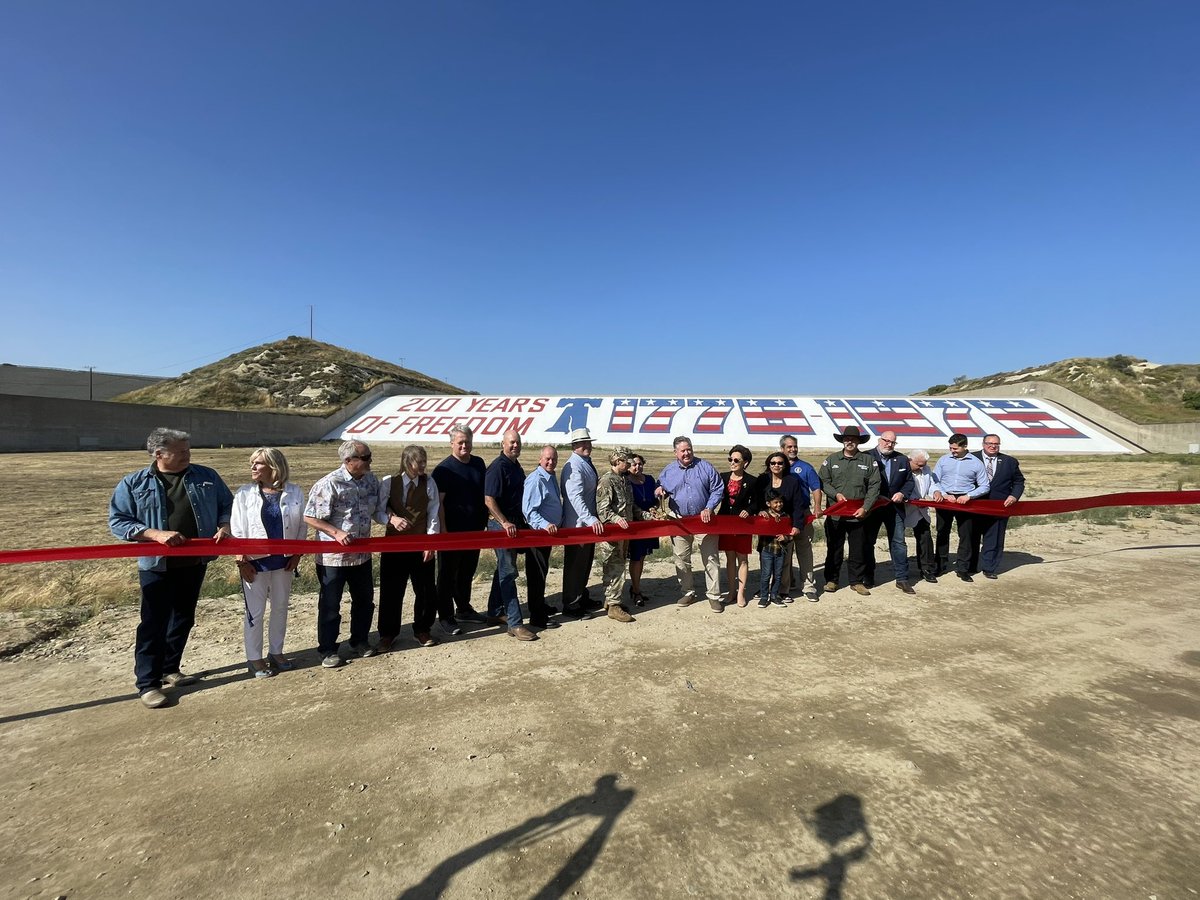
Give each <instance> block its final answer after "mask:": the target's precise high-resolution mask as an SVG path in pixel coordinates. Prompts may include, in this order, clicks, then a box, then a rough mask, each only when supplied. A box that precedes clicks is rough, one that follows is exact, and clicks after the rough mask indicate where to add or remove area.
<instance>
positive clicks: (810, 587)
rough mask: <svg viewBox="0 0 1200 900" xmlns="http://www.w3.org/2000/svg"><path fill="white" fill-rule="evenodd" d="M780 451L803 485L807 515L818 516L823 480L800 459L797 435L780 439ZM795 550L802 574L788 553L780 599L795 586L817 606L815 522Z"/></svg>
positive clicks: (797, 539) (794, 542)
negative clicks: (814, 554)
mask: <svg viewBox="0 0 1200 900" xmlns="http://www.w3.org/2000/svg"><path fill="white" fill-rule="evenodd" d="M779 449H780V450H782V451H783V453H784V455H785V456H786V457H787V458H788V464H789V467H790V471H791V473H792V474H793V475H795V476H796V478H797V479H799V481H800V497H802V498H803V500H804V508H805V515H814V516H819V515H820V514H821V508H822V507H821V500H822V499H823V498H824V496H825V495H824V494H823V493H822V492H821V476H820V475H818V474H817V470H816V469H814V468H813V467H812V466H810V465H809V464H808V463H806V462H805V461H804V460H802V459H801V458H800V444H799V442H798V441H797V440H796V437H795V435H791V434H785V435H784V436H783V437H781V438H780V439H779ZM792 546H793V547H795V548H796V562H797V564H798V566H799V570H800V574H799V575H793V574H792V571H793V568H792V555H791V554H790V553H789V554H788V557H787V564H786V565H785V566H784V567H783V581H782V590H781V595H782V596H784V597H790V596H791V589H792V584H793V583H794V584H795V585H796V591H797V592H799V591H800V589H801V587H803V589H804V596H805V597H807V598H808V599H809V601H810V602H812V603H816V602H817V599H818V595H817V578H816V574H815V571H814V569H813V526H812V522H809V523H808V524H807V525H805V526H804V528H803V529H801V531H800V533H799V534H798V535H796V537H795V538H794V539H793V540H792Z"/></svg>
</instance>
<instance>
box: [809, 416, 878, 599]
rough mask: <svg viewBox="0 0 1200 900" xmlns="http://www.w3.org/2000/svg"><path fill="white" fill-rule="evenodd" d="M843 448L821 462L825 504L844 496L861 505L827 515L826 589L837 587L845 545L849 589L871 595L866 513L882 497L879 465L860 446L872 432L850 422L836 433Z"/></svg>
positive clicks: (828, 590)
mask: <svg viewBox="0 0 1200 900" xmlns="http://www.w3.org/2000/svg"><path fill="white" fill-rule="evenodd" d="M833 439H834V440H835V441H839V442H840V443H841V445H842V449H841V450H840V451H839V452H837V453H831V454H830V455H829V456H828V457H827V458H826V460H825V462H823V463H821V469H820V475H821V489H822V490H823V491H824V493H825V498H826V502H825V506H826V508H828V507H830V506H832V505H833V504H834V503H839V502H841V501H842V500H862V502H863V503H862V507H861V508H860V509H857V510H855V511H854V512H853V513H851V514H850V515H847V516H826V517H825V540H826V543H827V544H828V550H827V551H826V554H825V590H826V591H827V592H829V593H833V592H834V591H836V590H837V589H838V577H839V574H840V573H841V570H842V555H843V545H848V546H849V548H850V552H849V555H848V560H847V564H846V571H847V574H848V575H849V577H850V589H851V590H852V591H854V592H855V593H856V594H861V595H862V596H864V597H867V596H870V594H871V592H870V591H869V590H867V587H866V585H865V584H863V581H864V580H865V579H866V562H865V558H866V544H865V540H866V529H865V528H864V527H863V525H864V523H865V522H866V518H867V514H868V513H869V512H870V511H871V507H873V506H874V505H875V501H876V500H878V499H879V489H880V488H879V486H880V481H879V465H878V463H876V461H875V457H873V456H872V455H871V454H870V453H864V452H862V451H860V450H859V447H860V446H861V445H862V444H865V443H866V442H867V441H869V440H870V439H871V436H870V435H869V434H864V433H862V432H861V431H859V430H858V426H857V425H847V426H846V429H845V430H844V431H843V432H842V433H841V434H835V435H834V436H833Z"/></svg>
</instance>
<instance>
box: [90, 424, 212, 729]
mask: <svg viewBox="0 0 1200 900" xmlns="http://www.w3.org/2000/svg"><path fill="white" fill-rule="evenodd" d="M190 440H191V439H190V437H189V436H188V434H187V432H184V431H175V430H173V429H170V428H156V429H154V431H152V432H150V436H149V437H147V438H146V450H147V451H148V452H149V453H150V459H151V462H150V465H149V466H147V467H146V468H145V469H142V470H140V471H137V472H134V473H132V474H130V475H126V476H125V477H124V478H122V479H121V483H120V484H118V485H117V489H116V490H115V491H114V492H113V496H112V500H110V501H109V504H108V528H109V530H110V531H111V532H112V533H113V536H114V537H118V538H120V539H121V540H124V541H157V542H158V543H160V544H162V545H163V546H165V547H178V546H180V545H181V544H184V543H186V542H187V541H188V540H189V539H190V538H196V537H211V538H215V539H216V540H217V541H220V540H222V539H223V538H227V537H229V517H230V513H231V512H232V510H233V495H232V494H231V493H230V491H229V488H228V487H227V486H226V485H225V482H224V481H222V480H221V476H220V475H218V474H217V473H216V472H215V471H213V470H212V469H208V468H205V467H204V466H193V465H192V451H191V445H190ZM213 559H215V557H211V556H165V557H164V556H142V557H139V559H138V581H139V583H140V584H141V589H142V608H141V621H140V622H139V623H138V628H137V638H136V643H135V644H134V649H133V673H134V678H135V679H136V684H137V691H138V696H139V697H141V700H142V703H143V704H144V705H145V706H146V707H148V708H149V709H157V708H158V707H160V706H163V705H164V704H165V703H166V702H167V695H166V694H164V693H163V691H162V687H163V682H164V681H166V683H167V685H168V686H170V687H175V686H177V685H184V684H191V683H192V682H194V681H195V680H196V679H195V677H194V676H192V675H185V674H183V673H182V672H181V671H180V670H179V666H180V662H181V660H182V659H183V650H184V647H185V646H186V645H187V639H188V635H189V634H190V633H191V630H192V625H193V624H194V623H195V621H196V603H197V602H198V601H199V599H200V585H201V584H202V583H203V581H204V573H205V572H206V571H207V569H208V564H209V562H211V561H212V560H213Z"/></svg>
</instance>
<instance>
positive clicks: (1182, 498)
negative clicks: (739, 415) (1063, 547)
mask: <svg viewBox="0 0 1200 900" xmlns="http://www.w3.org/2000/svg"><path fill="white" fill-rule="evenodd" d="M911 502H912V505H913V506H928V507H931V508H933V509H952V510H955V511H957V512H963V511H966V512H971V513H978V514H979V515H981V516H999V517H1003V518H1011V517H1012V516H1053V515H1058V514H1061V513H1070V512H1079V511H1080V510H1084V509H1102V508H1103V507H1106V506H1187V505H1190V504H1195V503H1200V491H1125V492H1124V493H1120V494H1101V495H1099V496H1097V497H1072V498H1071V499H1069V500H1018V501H1017V502H1016V503H1014V504H1013V505H1012V506H1005V505H1004V501H1003V500H971V501H970V502H968V503H955V502H953V501H952V500H940V501H933V500H913V501H911ZM889 503H891V501H890V500H880V501H878V502H877V503H876V504H875V506H874V508H875V509H879V507H881V506H887V505H888V504H889ZM861 508H862V501H861V500H842V501H840V502H838V503H834V504H833V505H832V506H830V507H829V508H828V509H826V510H825V515H827V516H848V515H851V514H853V513H854V512H856V511H857V510H859V509H861Z"/></svg>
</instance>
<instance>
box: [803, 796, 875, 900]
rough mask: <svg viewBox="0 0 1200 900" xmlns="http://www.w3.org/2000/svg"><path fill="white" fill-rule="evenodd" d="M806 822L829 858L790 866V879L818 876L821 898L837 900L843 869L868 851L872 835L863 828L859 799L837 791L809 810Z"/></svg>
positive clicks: (843, 876)
mask: <svg viewBox="0 0 1200 900" xmlns="http://www.w3.org/2000/svg"><path fill="white" fill-rule="evenodd" d="M808 824H809V827H811V828H812V830H813V832H814V833H815V834H816V836H817V838H818V839H820V841H821V843H823V844H825V846H827V847H828V848H829V858H828V859H826V860H825V862H823V863H821V864H820V865H817V866H810V867H809V868H807V869H792V881H810V880H813V879H818V878H819V879H821V880H822V881H824V882H825V900H841V897H842V885H843V884H844V883H845V881H846V870H847V869H848V868H849V866H850V864H851V863H856V862H861V861H862V860H863V859H865V858H866V856H867V854H868V853H870V852H871V844H872V841H873V838H872V837H871V832H870V830H869V829H868V828H867V819H866V816H865V815H864V814H863V807H862V800H860V799H859V798H858V797H856V796H854V795H853V794H840V795H838V796H837V797H834V798H833V799H832V800H830V801H829V802H828V803H826V804H824V805H822V806H818V807H817V808H816V809H815V810H813V813H812V816H811V817H810V818H809V820H808Z"/></svg>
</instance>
